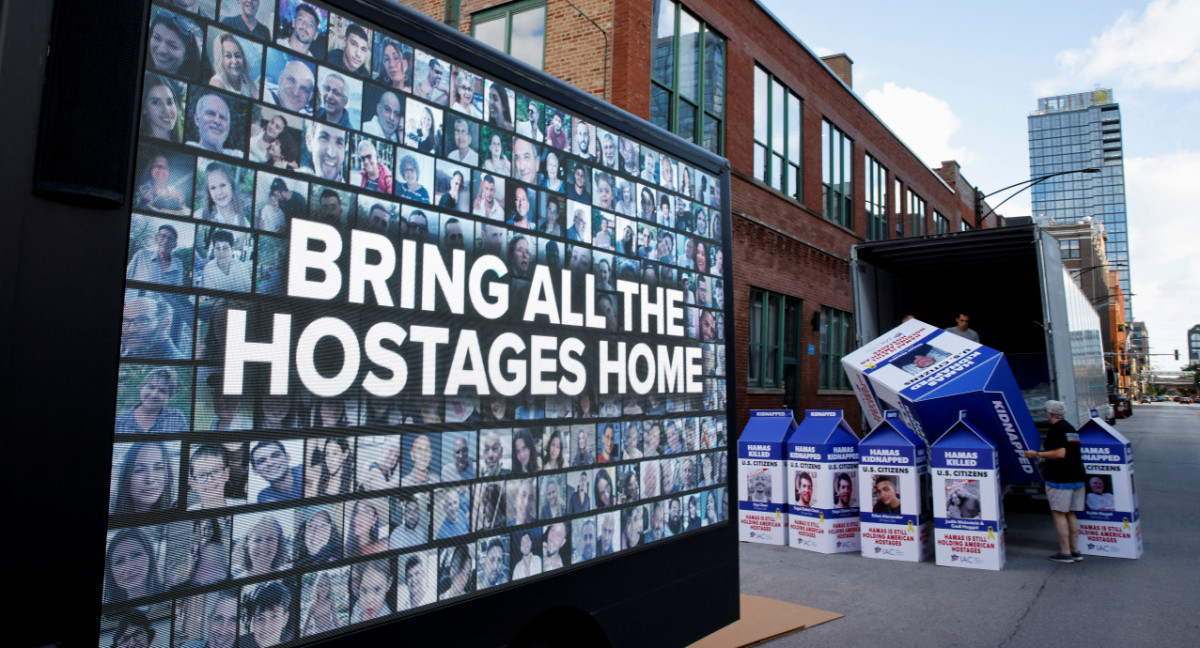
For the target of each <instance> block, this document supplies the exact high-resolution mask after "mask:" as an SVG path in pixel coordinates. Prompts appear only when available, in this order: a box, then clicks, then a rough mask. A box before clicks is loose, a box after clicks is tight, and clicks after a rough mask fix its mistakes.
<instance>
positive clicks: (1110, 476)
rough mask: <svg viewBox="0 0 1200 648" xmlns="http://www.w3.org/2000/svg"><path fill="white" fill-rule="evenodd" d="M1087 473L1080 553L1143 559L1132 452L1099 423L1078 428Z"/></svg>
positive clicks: (1122, 439)
mask: <svg viewBox="0 0 1200 648" xmlns="http://www.w3.org/2000/svg"><path fill="white" fill-rule="evenodd" d="M1079 444H1080V450H1081V451H1082V453H1083V467H1084V469H1085V470H1087V474H1088V478H1087V483H1086V484H1085V485H1084V492H1085V493H1086V495H1085V498H1084V510H1083V511H1081V512H1079V513H1076V515H1077V517H1078V518H1079V551H1080V553H1085V554H1088V555H1090V556H1112V557H1116V558H1139V557H1141V555H1142V520H1141V515H1140V514H1139V513H1138V501H1137V489H1136V488H1134V483H1133V446H1131V445H1130V444H1129V439H1126V438H1125V437H1124V436H1122V435H1121V433H1120V432H1118V431H1116V429H1114V428H1113V427H1112V426H1111V425H1109V424H1107V423H1105V422H1104V421H1103V420H1102V419H1100V418H1098V417H1097V416H1096V414H1095V412H1093V413H1092V419H1091V420H1089V421H1088V422H1087V423H1084V424H1083V426H1081V427H1080V428H1079Z"/></svg>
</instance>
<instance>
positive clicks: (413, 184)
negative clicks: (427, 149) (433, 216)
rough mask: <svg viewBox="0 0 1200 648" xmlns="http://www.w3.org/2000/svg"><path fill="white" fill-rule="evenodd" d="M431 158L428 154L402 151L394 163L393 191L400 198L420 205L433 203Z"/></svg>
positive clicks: (432, 165) (432, 164)
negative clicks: (395, 163)
mask: <svg viewBox="0 0 1200 648" xmlns="http://www.w3.org/2000/svg"><path fill="white" fill-rule="evenodd" d="M433 167H434V162H433V158H432V157H430V156H428V155H418V154H415V153H403V154H402V155H401V156H400V161H399V163H397V165H396V173H397V175H398V178H397V181H396V185H395V192H396V195H397V196H399V197H400V198H401V199H402V200H406V201H408V202H412V203H418V204H422V205H430V204H432V203H433V200H432V199H431V196H433V179H434V172H433Z"/></svg>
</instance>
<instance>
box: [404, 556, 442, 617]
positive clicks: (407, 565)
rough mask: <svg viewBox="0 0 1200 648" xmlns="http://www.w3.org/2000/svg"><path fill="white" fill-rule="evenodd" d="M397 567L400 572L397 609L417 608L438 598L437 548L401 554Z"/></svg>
mask: <svg viewBox="0 0 1200 648" xmlns="http://www.w3.org/2000/svg"><path fill="white" fill-rule="evenodd" d="M397 567H398V569H397V571H398V572H399V574H400V582H399V587H397V593H396V610H397V611H403V610H415V609H417V608H419V607H422V606H425V605H429V604H430V603H433V602H434V601H436V600H437V550H436V549H428V550H425V551H417V552H413V553H410V554H401V555H400V557H399V559H398V561H397Z"/></svg>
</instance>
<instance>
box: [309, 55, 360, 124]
mask: <svg viewBox="0 0 1200 648" xmlns="http://www.w3.org/2000/svg"><path fill="white" fill-rule="evenodd" d="M362 87H363V83H362V81H361V80H359V79H356V78H354V77H353V76H350V75H348V74H346V73H344V72H338V71H336V70H333V69H330V68H327V67H321V68H318V69H317V88H318V89H319V90H320V93H319V94H318V95H317V110H316V112H315V113H314V114H313V116H314V117H315V118H317V119H319V120H321V121H323V122H325V123H327V124H332V125H334V126H337V127H339V128H349V129H357V128H358V126H359V124H360V123H362V122H361V120H362V96H363V90H362Z"/></svg>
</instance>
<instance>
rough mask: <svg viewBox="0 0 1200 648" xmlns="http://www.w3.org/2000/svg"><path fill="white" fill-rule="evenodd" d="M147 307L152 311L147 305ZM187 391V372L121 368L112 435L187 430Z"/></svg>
mask: <svg viewBox="0 0 1200 648" xmlns="http://www.w3.org/2000/svg"><path fill="white" fill-rule="evenodd" d="M143 299H145V298H143ZM135 303H136V302H135ZM151 307H154V308H156V307H155V306H154V305H153V304H148V305H147V308H151ZM130 314H131V315H132V314H134V313H133V311H130ZM147 326H149V324H147ZM191 391H192V385H191V369H188V368H184V367H152V366H143V365H123V366H122V370H121V374H120V379H119V381H118V390H117V409H118V412H119V413H118V414H117V420H116V433H117V434H170V433H174V432H183V431H185V430H187V429H189V428H190V425H189V418H190V417H189V412H188V411H187V408H188V407H189V404H188V403H187V401H188V400H190V398H191V397H190V394H191Z"/></svg>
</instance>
